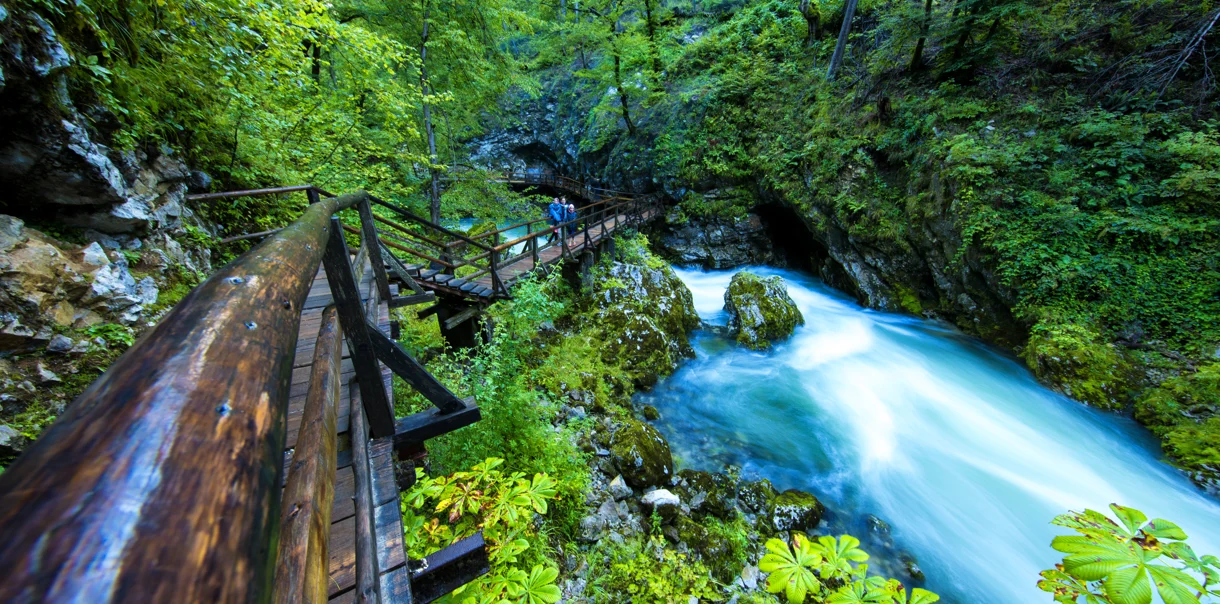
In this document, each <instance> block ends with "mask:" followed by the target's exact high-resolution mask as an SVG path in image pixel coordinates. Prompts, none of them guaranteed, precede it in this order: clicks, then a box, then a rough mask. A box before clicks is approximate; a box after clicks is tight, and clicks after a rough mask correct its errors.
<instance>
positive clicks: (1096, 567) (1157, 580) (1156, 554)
mask: <svg viewBox="0 0 1220 604" xmlns="http://www.w3.org/2000/svg"><path fill="white" fill-rule="evenodd" d="M1110 510H1111V511H1112V512H1114V516H1115V518H1118V522H1115V521H1114V520H1113V519H1111V518H1110V517H1109V516H1106V515H1105V514H1103V513H1101V512H1097V511H1094V510H1089V509H1086V510H1085V511H1084V512H1068V513H1067V514H1062V515H1060V516H1056V517H1055V519H1054V520H1052V521H1051V524H1054V525H1056V526H1062V527H1065V528H1070V529H1072V530H1074V531H1076V532H1077V533H1079V534H1077V535H1060V536H1058V537H1055V538H1054V539H1053V540H1052V541H1051V547H1053V548H1055V549H1056V550H1058V551H1060V552H1063V553H1065V554H1067V555H1066V556H1064V558H1063V562H1062V563H1060V564H1056V565H1055V568H1053V569H1049V570H1044V571H1042V573H1041V575H1042V580H1041V581H1039V582H1038V587H1039V588H1041V589H1042V590H1043V591H1047V592H1050V593H1051V594H1053V595H1054V598H1055V601H1056V602H1059V603H1060V604H1075V603H1078V602H1084V603H1085V604H1148V603H1149V602H1152V592H1153V587H1154V586H1155V588H1156V592H1157V594H1158V595H1159V596H1160V599H1161V601H1162V602H1165V603H1166V604H1198V603H1200V602H1218V601H1220V585H1217V584H1218V583H1220V559H1217V558H1216V557H1215V556H1212V555H1203V556H1200V555H1198V554H1196V553H1195V551H1194V550H1193V549H1192V548H1191V547H1190V546H1189V545H1187V544H1186V538H1187V536H1186V532H1185V531H1183V530H1182V529H1181V528H1180V527H1178V525H1176V524H1174V523H1172V522H1170V521H1168V520H1163V519H1161V518H1155V519H1153V520H1148V517H1147V516H1145V515H1144V513H1143V512H1141V511H1139V510H1137V509H1134V508H1129V507H1124V506H1121V505H1118V504H1116V503H1112V504H1110Z"/></svg>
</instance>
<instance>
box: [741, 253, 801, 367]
mask: <svg viewBox="0 0 1220 604" xmlns="http://www.w3.org/2000/svg"><path fill="white" fill-rule="evenodd" d="M724 309H725V310H726V311H728V313H729V331H730V333H732V334H733V336H734V337H735V338H736V340H737V343H739V344H741V345H743V346H745V347H747V348H751V349H753V350H762V349H765V348H767V347H769V346H770V345H771V341H772V340H777V339H780V338H786V337H788V336H790V335H792V332H793V331H795V330H796V326H797V325H804V324H805V317H804V316H802V315H801V311H800V309H798V308H797V307H796V303H795V302H793V301H792V298H791V297H789V296H788V287H787V286H786V285H784V280H783V279H781V278H780V277H765V278H764V277H759V276H758V275H755V274H753V273H747V272H745V271H742V272H740V273H737V274H736V275H733V280H732V281H731V282H729V289H728V291H726V292H725V293H724Z"/></svg>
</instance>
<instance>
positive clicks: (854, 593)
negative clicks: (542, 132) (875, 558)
mask: <svg viewBox="0 0 1220 604" xmlns="http://www.w3.org/2000/svg"><path fill="white" fill-rule="evenodd" d="M859 545H860V540H859V539H856V538H855V537H852V536H851V535H840V536H839V538H838V539H835V538H834V537H831V536H829V535H824V536H821V537H818V539H817V540H816V541H810V540H809V539H807V538H806V537H805V536H804V535H802V534H800V533H795V534H794V535H793V537H792V543H790V544H789V543H785V542H784V541H781V540H779V539H770V540H768V541H767V551H768V553H767V555H765V556H763V558H762V560H760V561H759V562H758V569H759V570H761V571H763V572H766V573H771V574H770V576H768V577H767V591H769V592H771V593H780V592H783V593H784V597H785V598H787V600H788V602H789V603H790V604H802V603H803V602H804V601H805V599H806V598H807V597H809V596H813V597H814V598H818V599H824V600H825V601H826V602H827V603H830V604H932V603H933V602H939V601H940V596H938V595H936V594H934V593H932V592H930V591H928V590H926V589H920V588H918V587H917V588H915V589H913V590H911V591H910V592H909V593H908V592H907V590H906V588H905V587H904V586H903V585H902V584H901V583H899V582H898V581H897V580H895V579H888V580H887V579H884V578H882V577H877V576H872V577H870V576H868V565H867V564H864V562H865V561H866V560H868V553H866V552H865V551H864V550H862V549H860V548H859V547H858V546H859Z"/></svg>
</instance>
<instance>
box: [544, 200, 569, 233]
mask: <svg viewBox="0 0 1220 604" xmlns="http://www.w3.org/2000/svg"><path fill="white" fill-rule="evenodd" d="M546 211H547V221H548V222H550V223H551V227H552V229H551V236H550V237H549V238H547V240H546V242H547V243H548V244H551V243H554V242H555V238H556V237H562V233H560V232H559V224H560V223H561V222H563V221H564V216H565V215H566V214H567V208H565V207H564V205H563V204H562V203H560V202H559V198H558V197H555V198H553V199H552V200H551V205H549V206H547V209H546Z"/></svg>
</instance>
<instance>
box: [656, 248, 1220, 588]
mask: <svg viewBox="0 0 1220 604" xmlns="http://www.w3.org/2000/svg"><path fill="white" fill-rule="evenodd" d="M750 270H752V271H753V272H756V273H759V274H764V275H780V276H782V277H783V278H784V279H785V281H787V283H788V290H789V293H790V295H791V296H792V298H793V300H795V301H796V303H797V305H798V306H799V307H800V309H801V312H802V313H804V315H805V320H806V325H805V326H804V327H801V328H798V329H797V332H796V333H795V334H794V335H793V337H791V338H790V339H788V340H786V341H784V342H780V343H778V345H776V346H774V347H773V348H772V349H771V350H770V351H767V352H763V353H758V352H752V351H748V350H744V349H742V348H739V347H737V346H736V345H735V344H734V343H732V342H731V341H728V340H726V339H724V338H722V337H718V336H715V335H712V334H709V333H703V332H699V333H696V334H695V336H694V344H695V348H696V352H697V358H696V359H695V360H693V361H691V362H689V363H687V364H685V365H684V366H683V367H682V368H681V369H679V371H678V372H676V373H675V374H674V375H673V376H671V377H670V378H668V379H666V380H664V381H662V383H661V384H659V385H658V386H657V387H656V388H655V389H654V390H653V391H652V392H649V393H643V394H641V395H639V396H640V398H641V399H642V400H641V402H645V401H646V402H648V403H650V404H653V405H655V406H656V407H657V408H658V409H659V410H660V411H661V414H662V418H661V420H659V421H658V422H657V425H658V427H659V428H660V429H661V430H662V432H664V433H665V436H666V437H667V438H668V439H669V440H670V444H671V446H672V447H673V449H674V453H675V456H676V457H677V458H678V459H679V460H680V463H681V464H682V465H684V466H686V467H695V468H698V469H705V470H719V469H721V468H722V466H723V465H724V464H733V465H737V466H740V467H741V468H742V471H743V474H744V475H747V476H761V477H765V478H769V479H770V480H771V481H772V482H774V483H775V484H776V486H777V487H778V488H781V489H784V488H799V489H803V490H807V491H810V492H812V493H814V494H816V495H817V496H818V497H819V498H821V499H822V500H823V501H824V503H826V504H827V506H828V507H829V508H830V509H831V511H832V515H831V519H830V521H829V522H830V526H829V527H828V530H830V531H832V532H839V531H846V532H852V533H853V534H857V535H858V536H861V537H862V538H865V539H866V545H865V547H866V548H867V547H868V541H867V537H868V536H867V534H862V533H867V529H866V527H865V525H864V523H863V521H862V520H861V519H862V518H864V517H865V515H866V514H875V515H876V516H878V517H880V518H881V519H883V520H885V521H886V522H888V523H890V524H891V525H892V526H893V538H894V541H895V542H896V543H897V545H898V547H899V548H901V549H903V550H905V551H909V552H911V553H913V554H914V555H915V556H916V557H917V558H918V560H919V565H920V567H921V568H922V569H923V571H924V572H925V573H926V575H927V585H926V586H927V587H928V588H929V589H932V590H933V591H937V592H938V593H940V594H942V596H944V601H946V602H961V603H974V602H994V603H1001V602H1011V603H1016V604H1025V603H1029V602H1049V601H1050V596H1049V595H1048V594H1046V593H1044V592H1041V591H1040V590H1038V588H1037V587H1036V583H1037V581H1038V578H1039V577H1038V572H1039V571H1040V570H1043V569H1046V568H1050V567H1051V566H1053V565H1054V564H1055V563H1056V562H1057V561H1058V560H1059V559H1060V556H1059V555H1058V553H1057V552H1055V551H1054V550H1052V549H1051V548H1050V541H1051V538H1052V537H1053V536H1055V535H1057V534H1063V533H1064V530H1063V529H1059V528H1057V527H1054V526H1051V525H1050V521H1051V519H1052V518H1054V517H1055V516H1056V515H1057V514H1060V513H1063V512H1065V511H1067V510H1069V509H1073V510H1082V509H1084V508H1086V507H1089V508H1093V509H1097V510H1106V506H1107V505H1108V504H1109V503H1111V502H1116V503H1122V504H1124V505H1129V506H1133V507H1136V508H1139V509H1141V510H1143V511H1144V512H1146V513H1148V515H1149V516H1150V517H1162V518H1166V519H1169V520H1172V521H1174V522H1176V523H1178V524H1179V525H1180V526H1182V528H1183V529H1184V530H1185V531H1186V532H1187V534H1189V535H1190V543H1192V544H1193V545H1194V547H1195V550H1196V551H1197V552H1199V553H1211V554H1220V505H1218V504H1217V503H1216V502H1215V501H1213V500H1211V499H1208V498H1206V497H1205V496H1204V495H1203V494H1201V493H1200V492H1199V491H1198V490H1197V489H1196V488H1195V487H1194V486H1193V485H1192V484H1190V482H1189V481H1188V480H1187V479H1186V478H1184V477H1183V476H1182V475H1181V474H1180V473H1179V472H1177V471H1176V470H1174V469H1173V468H1172V467H1170V466H1169V465H1167V464H1166V463H1164V462H1163V461H1161V460H1160V452H1159V449H1158V447H1157V444H1156V442H1155V440H1154V439H1153V438H1152V437H1151V435H1149V434H1148V433H1147V432H1146V431H1145V430H1143V429H1142V428H1141V427H1140V426H1138V425H1136V424H1135V423H1134V422H1133V421H1131V420H1129V419H1126V418H1122V417H1118V416H1115V415H1112V414H1106V413H1102V412H1099V411H1097V410H1094V409H1091V408H1088V407H1086V406H1084V405H1082V404H1080V403H1077V402H1075V401H1072V400H1070V399H1067V398H1065V397H1063V396H1062V395H1059V394H1056V393H1054V392H1052V391H1050V390H1048V389H1046V388H1044V387H1042V386H1041V385H1040V384H1038V383H1037V381H1035V380H1034V379H1033V377H1032V376H1031V375H1030V374H1029V372H1028V371H1027V370H1026V369H1025V368H1024V367H1023V366H1022V365H1021V364H1019V363H1018V362H1017V361H1015V360H1013V359H1010V358H1008V357H1006V356H1004V355H1003V354H1001V353H999V352H997V351H995V350H993V349H990V348H989V347H987V346H985V345H984V344H982V343H980V342H978V341H977V340H974V339H972V338H969V337H967V336H964V335H962V334H961V333H959V332H957V331H956V330H954V329H952V328H951V327H948V326H944V325H941V324H937V323H934V322H930V321H925V320H922V319H917V318H913V317H909V316H902V315H895V314H888V313H881V312H875V311H871V310H867V309H863V308H861V307H859V306H858V305H856V304H855V303H854V302H853V301H850V300H848V299H846V298H844V297H843V296H842V295H840V294H837V293H836V292H834V291H833V290H831V289H829V288H827V287H826V286H825V285H824V284H822V283H821V282H820V281H818V280H817V279H815V278H813V277H809V276H807V275H804V274H801V273H797V272H793V271H785V270H777V269H771V268H762V267H759V268H752V269H750ZM678 274H679V276H680V277H681V278H682V280H683V281H684V282H685V283H686V284H687V286H688V287H690V289H691V291H692V293H693V294H694V299H695V306H696V309H697V310H698V312H699V314H700V315H701V316H702V317H703V318H704V320H706V321H708V322H711V323H720V324H723V323H725V322H726V321H727V317H726V315H725V313H724V311H723V308H722V307H723V304H724V292H725V290H726V289H727V287H728V283H729V280H730V278H731V277H732V274H733V271H716V272H700V271H691V270H678ZM876 562H879V564H874V565H873V566H874V567H880V568H883V569H885V568H887V567H888V568H890V569H892V568H893V566H892V564H893V561H889V562H888V564H887V561H886V560H878V561H876Z"/></svg>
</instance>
